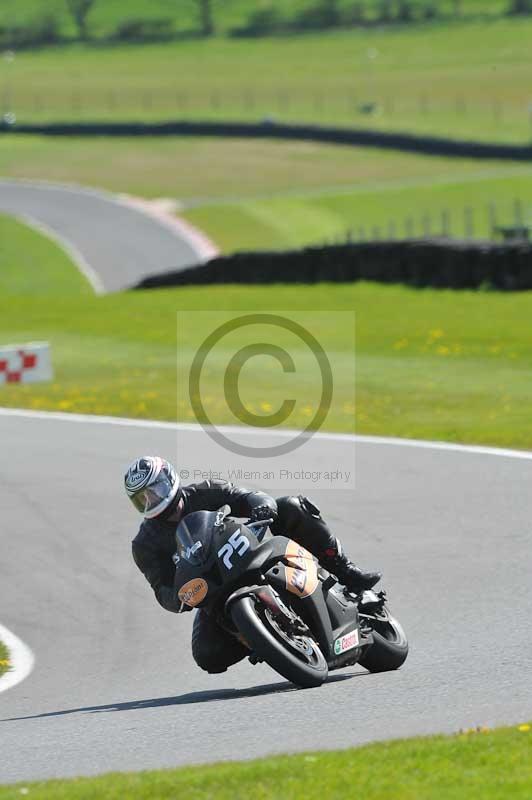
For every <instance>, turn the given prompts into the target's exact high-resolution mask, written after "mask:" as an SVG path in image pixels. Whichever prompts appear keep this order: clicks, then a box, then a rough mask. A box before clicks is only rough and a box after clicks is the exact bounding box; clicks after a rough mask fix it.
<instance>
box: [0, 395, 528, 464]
mask: <svg viewBox="0 0 532 800" xmlns="http://www.w3.org/2000/svg"><path fill="white" fill-rule="evenodd" d="M0 417H26V418H28V419H45V420H52V421H53V420H57V421H61V422H82V423H86V424H91V425H117V426H121V427H129V428H156V429H159V430H167V431H197V432H200V431H202V430H203V427H202V426H201V425H199V424H197V423H190V422H164V421H161V420H150V419H133V418H130V417H108V416H98V415H95V414H68V413H66V412H63V411H33V410H31V409H25V408H3V407H0ZM217 430H219V431H222V432H224V433H239V434H242V433H243V434H251V435H253V436H271V435H272V432H271V431H267V430H264V429H262V428H252V429H249V430H248V429H247V428H243V427H239V426H237V425H220V426H218V427H217ZM297 433H300V431H296V430H288V429H282V430H278V431H275V433H274V435H275V436H283V437H291V436H294V435H295V434H297ZM314 435H315V436H316V437H317V438H319V439H324V440H326V441H332V442H360V444H376V445H390V446H394V447H417V448H420V449H425V450H447V451H452V452H459V453H472V454H476V455H487V456H498V457H500V458H501V457H502V458H516V459H522V460H525V461H532V451H530V450H512V449H509V448H502V447H488V446H485V445H473V444H455V443H454V442H438V441H431V440H430V439H427V440H425V439H401V438H400V437H394V436H366V435H364V434H350V433H321V432H319V433H316V434H314Z"/></svg>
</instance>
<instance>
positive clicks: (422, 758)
mask: <svg viewBox="0 0 532 800" xmlns="http://www.w3.org/2000/svg"><path fill="white" fill-rule="evenodd" d="M531 737H532V733H531V726H530V725H529V724H528V723H523V724H522V725H516V726H513V727H511V728H500V729H496V730H488V729H486V728H483V729H480V730H479V732H475V731H472V732H464V733H458V734H455V735H453V736H433V737H429V738H417V739H406V740H403V741H392V742H386V743H382V744H381V743H379V744H372V745H368V746H366V747H360V748H357V749H351V750H344V751H337V752H331V753H324V752H315V753H307V754H302V755H292V756H279V757H274V758H267V759H261V760H257V761H249V762H243V763H239V762H233V763H225V764H215V765H212V766H200V767H187V768H183V769H177V770H165V771H159V772H140V773H124V774H119V773H115V774H110V775H103V776H101V777H97V778H76V779H74V780H62V781H59V780H54V781H46V782H41V783H27V784H16V785H13V786H4V787H0V800H15V798H19V797H20V796H21V794H28V795H29V796H30V797H31V798H33V800H92V798H94V797H97V798H98V799H99V800H121V798H123V797H127V798H128V800H170V798H179V797H185V796H190V795H193V796H194V798H196V800H211V799H213V798H216V800H248V799H249V798H251V797H253V798H254V800H255V799H256V800H284V798H287V797H289V798H291V800H303V798H304V800H322V798H324V797H327V798H328V797H334V798H345V800H351V799H352V798H358V797H364V798H366V800H389V798H393V800H421V798H422V800H477V798H482V800H507V798H509V797H511V798H512V800H529V798H530V796H531V793H532V738H531Z"/></svg>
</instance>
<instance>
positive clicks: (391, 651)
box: [359, 614, 408, 672]
mask: <svg viewBox="0 0 532 800" xmlns="http://www.w3.org/2000/svg"><path fill="white" fill-rule="evenodd" d="M367 622H368V623H369V624H370V625H371V628H372V631H373V644H372V645H370V646H369V647H368V649H367V650H366V652H365V653H364V654H363V656H362V658H361V659H360V660H359V663H360V664H361V665H362V666H363V667H364V668H365V669H367V670H368V671H369V672H390V671H391V670H394V669H399V667H400V666H402V665H403V664H404V663H405V661H406V657H407V656H408V641H407V638H406V635H405V632H404V630H403V628H402V627H401V624H400V623H399V622H398V621H397V620H396V619H394V617H392V616H390V615H389V614H387V618H386V619H385V620H384V619H383V620H380V619H373V618H370V619H368V620H367Z"/></svg>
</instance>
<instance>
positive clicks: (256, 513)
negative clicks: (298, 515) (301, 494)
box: [249, 503, 277, 522]
mask: <svg viewBox="0 0 532 800" xmlns="http://www.w3.org/2000/svg"><path fill="white" fill-rule="evenodd" d="M276 518H277V512H276V511H275V510H274V509H273V508H272V507H271V506H269V505H267V504H266V503H264V505H262V506H255V508H252V509H251V514H250V515H249V521H250V522H260V521H261V520H263V519H273V520H275V519H276Z"/></svg>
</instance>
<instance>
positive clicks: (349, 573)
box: [318, 539, 382, 594]
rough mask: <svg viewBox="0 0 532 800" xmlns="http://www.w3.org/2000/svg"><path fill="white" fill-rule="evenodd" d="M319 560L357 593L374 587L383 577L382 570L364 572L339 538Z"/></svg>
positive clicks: (349, 589)
mask: <svg viewBox="0 0 532 800" xmlns="http://www.w3.org/2000/svg"><path fill="white" fill-rule="evenodd" d="M318 560H319V562H320V564H321V565H322V567H324V568H325V569H326V570H327V571H328V572H332V573H333V575H336V577H337V578H338V580H339V581H340V583H342V584H343V585H344V586H345V588H346V589H347V590H348V591H349V592H354V593H355V594H359V593H360V592H363V591H365V590H366V589H372V588H373V587H374V586H375V584H376V583H378V582H379V581H380V579H381V577H382V574H381V573H380V572H364V570H362V569H360V567H357V566H355V564H353V562H352V561H349V559H348V558H347V556H346V555H345V553H344V552H343V550H342V545H341V544H340V542H339V540H338V539H336V540H335V545H334V546H333V547H328V548H327V549H326V550H325V552H324V553H323V555H321V556H320V557H319V559H318Z"/></svg>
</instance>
